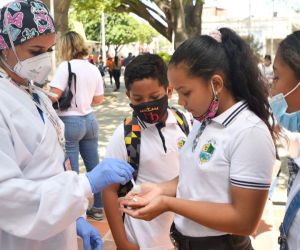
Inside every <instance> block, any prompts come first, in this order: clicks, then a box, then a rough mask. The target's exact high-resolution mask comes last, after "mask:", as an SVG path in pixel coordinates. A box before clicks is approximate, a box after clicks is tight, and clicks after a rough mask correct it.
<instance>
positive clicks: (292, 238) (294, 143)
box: [283, 129, 300, 250]
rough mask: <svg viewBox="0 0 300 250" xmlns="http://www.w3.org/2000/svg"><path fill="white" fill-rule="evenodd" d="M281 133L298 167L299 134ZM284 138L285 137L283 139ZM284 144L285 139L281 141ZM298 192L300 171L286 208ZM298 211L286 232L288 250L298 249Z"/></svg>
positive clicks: (299, 156)
mask: <svg viewBox="0 0 300 250" xmlns="http://www.w3.org/2000/svg"><path fill="white" fill-rule="evenodd" d="M283 133H284V134H285V136H287V138H288V141H286V142H287V145H286V148H287V149H288V153H289V156H290V157H291V158H293V159H294V161H295V163H296V165H297V166H298V167H299V166H300V133H295V132H290V131H287V130H286V129H283ZM285 138H286V137H285ZM283 142H285V139H284V140H283ZM298 192H300V170H299V171H298V174H297V175H296V178H295V180H294V182H293V185H292V187H291V190H290V193H289V195H288V199H287V203H286V208H288V206H289V205H290V203H291V201H292V200H293V198H294V197H295V195H296V194H297V193H298ZM299 229H300V209H299V210H298V212H297V214H296V216H295V218H294V220H293V222H292V224H291V227H290V230H289V232H288V237H287V242H288V246H289V249H295V250H299V249H300V233H299Z"/></svg>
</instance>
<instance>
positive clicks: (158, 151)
mask: <svg viewBox="0 0 300 250" xmlns="http://www.w3.org/2000/svg"><path fill="white" fill-rule="evenodd" d="M125 86H126V89H127V92H126V94H127V96H128V98H129V100H130V106H131V107H132V109H133V113H132V116H131V117H129V118H127V119H125V122H124V124H121V125H120V126H119V127H118V128H117V129H116V131H115V133H114V135H113V136H112V138H111V140H110V143H109V146H108V148H107V152H106V157H110V158H117V159H124V160H128V162H129V163H130V164H131V165H132V166H133V167H134V168H135V169H136V170H137V171H136V183H137V184H141V183H144V182H156V183H158V182H162V181H167V180H171V179H173V178H174V177H176V176H177V175H178V171H179V155H178V151H179V149H180V148H181V147H182V146H183V144H184V141H185V138H186V135H185V133H184V132H187V130H188V126H187V123H186V122H184V117H183V116H182V115H181V114H180V113H178V112H174V111H173V110H172V109H169V108H168V98H169V97H171V94H172V88H171V87H169V86H168V79H167V66H166V64H165V63H164V62H163V60H162V59H161V58H160V57H159V56H157V55H141V56H138V57H136V58H135V59H134V60H132V62H131V63H130V64H129V65H128V66H127V67H126V70H125ZM128 129H129V130H128ZM183 131H184V132H183ZM119 188H120V186H119V185H112V186H110V187H109V188H107V189H105V190H104V192H103V201H104V208H105V212H106V215H107V219H108V222H109V225H110V228H111V231H112V234H113V237H114V240H115V243H116V245H117V247H118V249H119V250H120V249H126V250H133V249H141V250H142V249H147V250H151V249H153V250H154V249H155V250H166V249H173V245H172V243H171V241H170V238H169V231H170V226H171V223H172V220H173V214H172V213H165V214H163V215H161V216H159V217H157V218H156V219H154V220H152V221H149V222H148V221H142V220H136V219H133V218H131V217H129V216H125V217H124V224H123V219H122V215H121V214H120V211H119V204H118V201H117V199H118V190H119V191H120V189H119ZM122 190H123V191H124V189H122ZM127 191H128V190H127ZM119 193H120V192H119Z"/></svg>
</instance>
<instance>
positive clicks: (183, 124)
mask: <svg viewBox="0 0 300 250" xmlns="http://www.w3.org/2000/svg"><path fill="white" fill-rule="evenodd" d="M170 109H171V111H172V112H173V114H174V116H175V118H176V121H177V123H178V126H179V127H180V128H181V130H182V132H183V133H184V134H185V135H186V136H188V134H189V133H190V127H189V124H188V122H187V120H186V118H185V116H184V114H183V113H181V112H180V111H179V110H177V109H176V108H174V107H171V108H170Z"/></svg>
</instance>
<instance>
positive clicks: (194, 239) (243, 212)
mask: <svg viewBox="0 0 300 250" xmlns="http://www.w3.org/2000/svg"><path fill="white" fill-rule="evenodd" d="M168 77H169V80H170V83H171V84H172V85H173V87H174V88H175V89H176V90H177V92H178V95H179V104H181V105H183V106H184V107H185V109H187V110H188V111H190V112H191V113H192V114H193V116H194V118H195V120H198V121H199V122H198V121H195V123H194V126H193V130H192V131H191V133H190V134H189V136H188V138H187V141H186V143H185V145H184V147H183V148H182V150H181V152H180V172H179V177H178V178H175V179H174V180H172V181H170V182H165V183H161V184H159V185H157V184H156V185H155V184H143V185H142V186H141V188H142V190H141V193H140V194H139V195H137V196H136V197H134V199H132V198H133V197H132V196H133V195H134V194H132V193H130V194H129V195H128V196H127V198H128V199H127V200H124V201H122V202H121V206H122V207H123V208H122V210H123V211H124V212H126V213H127V214H128V215H131V216H133V217H135V218H139V219H144V220H151V219H153V218H155V217H156V216H158V215H159V214H162V213H164V212H166V211H172V212H174V213H176V216H175V219H174V224H173V226H172V228H171V236H172V238H173V239H174V244H175V245H176V246H177V247H178V249H181V250H186V249H190V250H194V249H197V250H201V249H205V250H208V249H209V250H212V249H217V250H225V249H226V250H227V249H236V250H248V249H252V246H251V241H250V239H249V237H248V235H250V234H251V233H252V232H253V231H254V230H255V229H256V227H257V224H258V222H259V220H260V217H261V214H262V211H263V208H264V205H265V202H266V199H267V196H268V188H269V186H270V182H271V175H272V166H273V163H274V161H275V147H274V144H273V138H274V135H273V130H272V125H271V124H270V123H269V118H270V107H269V103H268V99H267V97H268V91H267V88H266V86H265V85H264V84H263V81H262V79H261V77H260V75H259V69H258V68H257V65H256V63H255V59H254V56H253V53H252V51H251V49H250V47H249V46H248V45H247V44H246V43H245V41H243V40H242V39H241V38H240V37H239V36H238V35H237V34H236V33H235V32H234V31H232V30H230V29H228V28H221V29H219V30H216V31H214V32H212V33H211V34H210V35H209V36H208V35H202V36H198V37H195V38H191V39H188V40H187V41H185V42H184V43H183V44H182V45H181V46H179V48H178V49H177V50H176V51H175V53H174V54H173V56H172V58H171V61H170V64H169V70H168ZM126 205H127V206H130V207H131V208H132V209H128V208H126V207H125V206H126Z"/></svg>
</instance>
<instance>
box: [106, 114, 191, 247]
mask: <svg viewBox="0 0 300 250" xmlns="http://www.w3.org/2000/svg"><path fill="white" fill-rule="evenodd" d="M140 126H141V147H140V167H139V172H138V177H137V180H136V183H137V184H141V183H143V182H152V183H159V182H164V181H168V180H171V179H173V178H175V177H176V176H178V171H179V149H180V147H181V146H182V144H183V142H184V141H185V138H186V136H185V134H184V133H183V132H182V130H181V129H180V127H179V126H178V124H177V121H176V118H175V117H174V115H173V113H172V111H170V110H168V118H167V120H166V126H165V127H164V128H162V129H161V131H162V134H163V136H164V138H165V145H166V149H167V152H165V151H164V147H163V143H162V139H161V137H160V136H159V133H158V130H157V128H156V127H155V124H146V123H141V124H140ZM106 157H109V158H117V159H122V160H127V157H128V156H127V151H126V147H125V142H124V124H123V123H122V124H121V125H120V126H119V127H118V128H117V129H116V131H115V132H114V134H113V136H112V138H111V140H110V143H109V145H108V148H107V151H106ZM173 218H174V215H173V213H170V212H167V213H164V214H162V215H160V216H158V217H157V218H155V219H153V220H151V221H143V220H137V219H134V218H132V217H130V216H127V215H125V220H124V225H125V230H126V234H127V238H128V240H129V241H131V242H134V243H136V244H138V245H139V247H140V249H141V250H167V249H173V245H172V243H171V241H170V237H169V232H170V227H171V224H172V222H173Z"/></svg>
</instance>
